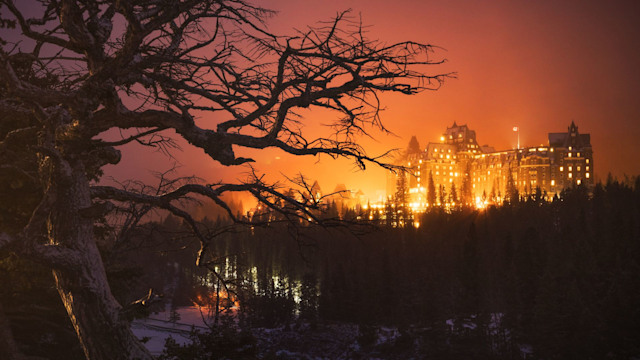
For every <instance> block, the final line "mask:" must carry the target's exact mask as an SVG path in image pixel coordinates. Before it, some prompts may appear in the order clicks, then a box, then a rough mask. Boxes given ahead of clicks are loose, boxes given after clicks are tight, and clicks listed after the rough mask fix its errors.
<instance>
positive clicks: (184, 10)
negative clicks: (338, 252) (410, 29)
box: [0, 0, 449, 359]
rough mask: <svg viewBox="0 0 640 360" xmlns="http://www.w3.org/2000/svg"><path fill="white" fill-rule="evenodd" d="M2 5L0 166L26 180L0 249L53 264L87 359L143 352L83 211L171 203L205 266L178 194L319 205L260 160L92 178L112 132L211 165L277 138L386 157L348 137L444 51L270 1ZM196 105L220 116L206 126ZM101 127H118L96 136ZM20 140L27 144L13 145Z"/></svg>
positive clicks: (302, 149) (97, 0) (295, 209)
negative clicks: (136, 179) (141, 181)
mask: <svg viewBox="0 0 640 360" xmlns="http://www.w3.org/2000/svg"><path fill="white" fill-rule="evenodd" d="M0 4H1V6H0V17H1V18H2V19H1V20H2V21H1V22H0V28H4V29H3V30H2V31H3V32H6V35H2V37H1V38H0V43H1V44H2V50H0V84H1V85H0V94H1V95H2V96H1V98H0V113H1V114H2V121H3V122H6V123H7V124H9V123H10V129H9V131H6V132H4V133H3V138H2V139H0V140H2V142H1V143H0V156H1V157H2V159H3V164H2V168H1V170H2V171H3V174H2V175H3V176H16V177H18V176H21V177H24V179H27V180H28V181H26V180H25V181H26V182H23V183H24V184H29V186H31V187H33V188H34V189H36V193H37V196H36V198H37V201H35V202H34V204H33V206H32V207H31V208H30V210H29V214H30V215H28V216H25V217H24V222H23V224H21V225H20V228H19V229H12V228H4V227H3V228H0V231H1V232H0V248H3V247H6V248H9V249H10V250H11V251H13V252H15V253H18V254H21V255H23V256H28V257H30V258H32V259H34V260H37V261H39V262H42V263H44V264H47V265H48V266H50V267H51V269H52V270H53V275H54V278H55V282H56V286H57V289H58V291H59V293H60V297H61V299H62V302H63V303H64V305H65V307H66V309H67V312H68V314H69V318H70V319H71V322H72V324H73V326H74V328H75V330H76V332H77V335H78V338H79V339H80V342H81V345H82V347H83V349H84V352H85V354H86V357H87V358H89V359H134V358H135V359H150V358H151V356H150V355H149V353H148V351H147V350H146V349H145V348H144V346H142V345H141V344H140V342H139V341H138V340H137V339H136V338H135V336H133V334H132V333H131V330H130V326H129V324H128V322H127V321H126V319H125V317H124V316H123V307H122V306H121V305H120V304H119V303H118V302H117V301H116V300H115V299H114V297H113V296H112V294H111V291H110V289H109V285H108V283H107V278H106V275H105V270H104V266H103V263H102V260H101V257H100V253H99V251H98V248H97V246H96V240H95V236H94V229H93V225H94V221H95V220H96V218H99V217H101V216H104V214H105V213H107V212H108V211H110V209H112V208H113V206H112V204H113V203H122V202H129V203H138V204H143V205H145V206H149V207H155V208H160V209H165V210H168V211H169V212H171V213H172V214H174V215H176V216H179V217H182V218H183V219H184V220H185V221H186V222H187V223H188V224H189V225H191V226H192V229H193V231H194V232H195V233H196V235H197V236H198V237H199V239H200V240H201V242H202V248H201V251H200V256H199V263H200V265H203V266H204V265H206V256H207V238H206V236H205V235H203V234H202V233H201V232H200V231H199V229H198V227H197V226H196V224H195V222H194V221H193V219H192V218H191V217H190V216H189V214H188V213H187V212H186V211H185V210H183V209H182V208H181V207H180V205H179V202H178V200H179V199H180V198H182V197H184V196H188V195H190V194H198V195H200V196H205V197H208V198H210V199H212V200H213V201H215V202H216V203H217V204H219V205H220V206H222V207H223V208H225V209H227V210H228V211H229V216H231V217H232V218H234V219H235V216H234V214H233V213H232V211H231V209H230V208H229V207H228V206H227V205H226V204H225V202H224V201H223V199H222V198H221V196H222V195H223V194H224V193H226V192H236V191H245V192H249V193H251V194H252V195H253V196H255V198H256V199H258V200H259V201H261V202H263V203H264V204H265V205H266V206H269V207H272V208H274V209H282V208H283V206H282V204H283V203H284V204H286V209H284V210H282V211H286V213H287V215H288V216H300V217H302V218H304V219H307V218H313V219H315V216H314V215H313V213H312V212H311V211H310V210H309V209H311V208H313V206H314V205H316V204H314V203H313V200H312V199H307V198H303V199H302V200H301V199H300V198H292V197H290V196H287V195H285V194H284V193H282V192H281V191H279V190H278V189H277V188H276V187H274V186H271V185H269V184H265V183H264V182H263V181H262V180H261V177H260V176H258V175H255V176H250V177H249V179H248V180H247V181H246V182H244V183H233V184H221V183H217V184H197V183H189V184H184V185H182V186H178V187H176V188H172V190H170V191H167V192H165V193H148V192H147V193H144V192H142V193H141V192H134V191H128V190H126V189H121V188H116V187H109V186H101V185H92V184H95V181H96V180H99V178H100V176H101V174H102V171H101V169H102V167H103V166H105V165H107V164H116V163H118V162H119V161H120V159H121V156H122V154H121V152H120V151H119V150H118V148H119V147H120V146H122V145H125V144H128V143H131V142H138V143H140V144H142V145H146V146H154V147H159V148H161V149H164V150H165V151H167V152H169V151H171V148H172V146H173V145H174V143H173V142H172V137H174V136H175V137H182V138H183V139H185V140H186V141H187V142H188V143H189V144H190V145H191V146H194V147H198V148H201V149H203V150H204V151H205V152H206V154H208V155H209V156H210V157H211V159H212V160H214V161H217V162H219V163H221V164H223V165H240V164H245V163H250V162H252V161H253V160H252V159H250V158H245V157H239V156H236V153H235V149H237V148H249V149H266V148H279V149H281V150H283V151H285V152H287V153H290V154H294V155H316V154H326V155H329V156H332V157H346V158H350V159H353V160H354V161H355V162H356V163H357V164H358V165H359V166H360V167H362V168H364V167H365V164H366V163H374V164H379V165H382V166H385V167H388V165H386V164H385V163H384V161H383V159H381V158H380V157H376V156H370V155H368V154H367V153H366V152H365V151H364V149H362V148H361V147H360V146H359V145H358V144H357V143H356V141H355V139H356V137H357V136H359V135H366V134H367V132H368V131H370V130H371V129H372V128H375V127H377V128H379V129H381V130H383V131H385V128H384V126H383V125H382V123H381V121H380V113H379V110H380V103H379V99H378V94H379V93H381V92H396V93H402V94H407V95H411V94H415V93H417V92H420V91H422V90H435V89H437V88H439V87H440V86H441V84H442V82H443V80H444V79H445V78H446V77H447V76H449V75H448V74H436V75H430V74H428V67H429V66H432V65H437V64H440V63H441V62H442V61H441V60H438V61H434V60H432V59H431V58H430V55H431V54H432V52H433V50H434V48H433V47H432V46H430V45H424V44H420V43H415V42H409V41H407V42H402V43H397V44H392V45H387V44H384V43H381V42H378V41H372V40H369V39H367V38H366V36H365V33H364V31H363V27H362V26H361V24H360V23H359V22H358V21H354V20H353V19H350V18H349V17H348V14H347V13H340V14H338V16H337V17H336V18H335V19H334V20H333V21H331V22H328V23H321V24H320V25H318V27H316V28H308V29H306V30H304V31H298V32H297V33H295V34H294V35H293V36H276V35H274V34H272V33H270V32H269V31H267V27H266V26H265V23H264V22H265V20H266V19H267V18H269V17H270V16H271V15H272V12H271V11H268V10H265V9H263V8H260V7H258V6H254V5H252V4H250V3H248V2H246V1H244V0H204V1H203V0H181V1H174V0H139V1H121V0H39V1H37V2H36V1H34V2H33V3H32V4H25V3H24V2H19V3H16V2H15V1H14V0H0ZM27 7H29V8H30V9H28V10H29V12H28V13H29V14H31V15H29V16H27V15H26V14H27V13H26V12H25V10H26V8H27ZM34 13H35V14H36V15H35V16H33V14H34ZM11 27H15V30H16V32H17V38H16V37H12V36H11V32H10V28H11ZM302 108H324V109H330V110H333V113H334V114H335V115H336V117H335V121H334V122H333V130H334V131H333V135H332V136H330V137H313V136H309V134H306V133H305V132H304V125H305V124H304V118H302V117H300V116H298V114H296V111H297V110H299V109H302ZM195 116H201V117H204V118H210V117H213V116H215V119H218V120H216V122H212V123H211V125H210V126H208V127H207V128H203V127H199V126H197V125H196V123H195V121H194V117H195ZM12 119H24V121H17V122H11V121H12ZM113 129H121V130H125V133H127V134H129V135H126V136H123V137H122V139H121V140H119V141H105V140H103V139H104V137H101V135H102V134H104V132H106V131H109V130H113ZM126 131H128V132H126ZM25 146H28V148H27V150H28V151H27V153H28V154H31V155H30V156H28V157H26V155H25V156H23V157H21V158H20V159H19V160H18V159H16V158H12V154H20V151H24V147H25ZM11 174H18V175H11ZM1 191H6V190H5V189H2V190H1ZM235 220H238V221H242V220H241V219H235Z"/></svg>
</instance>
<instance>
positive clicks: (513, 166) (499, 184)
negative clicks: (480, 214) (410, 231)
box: [388, 122, 594, 211]
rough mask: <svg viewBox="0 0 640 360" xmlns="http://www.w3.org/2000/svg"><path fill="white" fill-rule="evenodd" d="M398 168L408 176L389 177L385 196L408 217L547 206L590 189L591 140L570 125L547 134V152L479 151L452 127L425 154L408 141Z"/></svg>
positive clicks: (466, 132)
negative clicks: (531, 200) (518, 204)
mask: <svg viewBox="0 0 640 360" xmlns="http://www.w3.org/2000/svg"><path fill="white" fill-rule="evenodd" d="M514 130H515V129H514ZM400 165H403V166H405V167H406V168H407V169H408V171H407V172H405V173H397V174H393V175H391V176H390V184H389V185H390V186H389V187H388V192H389V190H391V189H393V191H394V194H393V195H391V196H396V197H397V195H398V193H399V192H400V193H402V194H403V197H404V199H403V200H404V201H406V202H407V204H408V205H409V206H410V207H411V208H412V210H413V211H424V210H425V209H426V208H427V207H429V206H434V205H435V206H455V205H456V204H466V205H476V206H478V207H482V206H486V205H487V204H490V203H501V202H502V201H504V200H506V199H510V198H511V197H512V196H532V195H533V196H540V197H544V198H545V199H547V200H550V199H552V198H553V197H554V196H555V195H559V194H560V193H561V192H562V190H563V189H566V188H568V187H571V186H576V185H585V186H587V187H592V186H593V184H594V180H593V150H592V148H591V137H590V135H589V134H580V133H579V131H578V127H577V126H576V125H575V123H573V122H571V125H569V127H568V129H567V132H563V133H549V136H548V144H547V145H546V146H535V147H523V148H517V149H511V150H504V151H495V149H493V148H492V147H489V146H479V145H478V141H477V139H476V133H475V131H473V130H471V129H469V127H468V126H467V125H457V124H456V123H455V122H454V123H453V126H451V127H448V128H447V130H446V131H445V132H444V134H442V136H441V137H440V141H439V142H430V143H429V144H428V145H427V146H426V148H424V149H422V148H420V146H419V145H418V142H417V140H416V139H415V137H414V138H412V139H411V141H410V143H409V147H408V149H407V152H406V154H405V156H404V157H403V159H402V160H401V163H400ZM401 177H402V178H401ZM434 191H435V193H433V194H430V193H432V192H434Z"/></svg>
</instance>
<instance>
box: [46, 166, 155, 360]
mask: <svg viewBox="0 0 640 360" xmlns="http://www.w3.org/2000/svg"><path fill="white" fill-rule="evenodd" d="M57 180H58V181H56V180H53V181H52V184H51V186H54V188H55V190H56V206H55V210H54V211H53V212H52V214H51V216H50V219H49V240H50V242H51V243H52V244H56V245H59V246H63V247H65V248H68V249H70V250H73V251H74V252H75V254H76V256H75V257H74V258H73V259H72V260H73V264H74V265H73V266H72V267H68V268H57V269H54V271H53V275H54V277H55V281H56V285H57V289H58V293H59V294H60V297H61V299H62V302H63V304H64V306H65V308H66V309H67V313H68V314H69V318H70V319H71V323H72V324H73V327H74V329H75V331H76V333H77V335H78V338H79V340H80V344H81V345H82V348H83V350H84V352H85V355H86V357H87V359H91V360H102V359H105V360H106V359H108V360H113V359H152V356H151V354H150V353H149V352H148V350H147V349H146V348H145V347H144V346H143V345H142V344H141V343H140V342H139V341H138V339H137V338H136V337H135V336H134V335H133V333H132V332H131V328H130V324H129V322H128V321H127V320H126V318H125V317H124V315H123V314H122V313H121V309H122V307H121V306H120V304H119V303H118V302H117V301H116V299H115V298H114V297H113V295H112V294H111V289H110V288H109V284H108V281H107V275H106V272H105V269H104V265H103V262H102V258H101V256H100V252H99V250H98V247H97V244H96V240H95V237H94V232H93V224H94V219H90V218H85V217H83V216H82V215H81V210H82V209H84V208H87V207H89V206H90V205H91V197H90V192H89V181H88V179H87V177H86V175H85V171H84V167H83V165H82V164H81V162H80V161H77V162H75V163H74V164H72V174H71V177H70V179H69V178H67V179H64V180H60V179H57Z"/></svg>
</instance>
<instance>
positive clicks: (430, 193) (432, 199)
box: [427, 171, 436, 206]
mask: <svg viewBox="0 0 640 360" xmlns="http://www.w3.org/2000/svg"><path fill="white" fill-rule="evenodd" d="M427 203H429V206H435V205H436V186H435V184H434V183H433V172H432V171H429V180H428V182H427Z"/></svg>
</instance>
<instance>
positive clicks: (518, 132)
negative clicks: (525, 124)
mask: <svg viewBox="0 0 640 360" xmlns="http://www.w3.org/2000/svg"><path fill="white" fill-rule="evenodd" d="M516 133H517V134H518V150H520V126H518V131H516Z"/></svg>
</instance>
